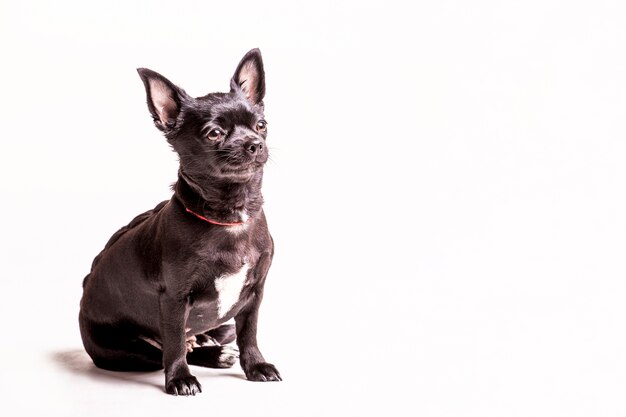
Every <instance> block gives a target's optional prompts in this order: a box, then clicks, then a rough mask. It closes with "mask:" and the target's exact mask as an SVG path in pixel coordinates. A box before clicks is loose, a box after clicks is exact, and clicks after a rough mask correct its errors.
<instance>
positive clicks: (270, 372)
mask: <svg viewBox="0 0 626 417" xmlns="http://www.w3.org/2000/svg"><path fill="white" fill-rule="evenodd" d="M244 371H245V373H246V378H248V379H249V380H250V381H263V382H266V381H282V380H283V379H282V378H281V377H280V373H279V372H278V369H276V367H275V366H274V365H272V364H271V363H267V362H263V363H257V364H254V365H252V366H250V367H248V368H247V369H245V370H244Z"/></svg>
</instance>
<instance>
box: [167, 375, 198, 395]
mask: <svg viewBox="0 0 626 417" xmlns="http://www.w3.org/2000/svg"><path fill="white" fill-rule="evenodd" d="M165 392H167V393H168V394H172V395H196V394H198V393H200V392H202V386H201V385H200V383H199V382H198V380H197V379H196V377H195V376H193V375H189V376H184V377H179V378H173V379H172V380H170V381H168V382H167V383H166V384H165Z"/></svg>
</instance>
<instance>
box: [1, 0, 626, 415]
mask: <svg viewBox="0 0 626 417" xmlns="http://www.w3.org/2000/svg"><path fill="white" fill-rule="evenodd" d="M0 16H1V17H0V45H1V46H0V47H1V51H0V52H1V62H2V63H1V64H0V74H1V84H2V87H1V89H0V121H1V122H2V124H1V130H0V135H1V136H0V137H1V139H0V140H1V146H2V148H1V152H0V175H1V179H2V182H1V184H0V192H1V195H2V200H1V205H0V227H1V229H0V230H1V237H0V257H1V258H0V259H1V264H0V266H1V272H0V274H1V275H0V295H1V302H0V334H1V336H0V341H1V344H0V364H1V365H0V366H1V368H0V410H2V411H0V413H2V414H3V415H9V414H6V413H5V410H13V409H14V407H18V408H17V409H15V410H19V411H10V412H11V414H10V415H19V414H27V413H31V412H35V411H38V412H45V414H44V415H63V416H78V415H89V416H100V415H102V416H111V415H164V416H172V415H191V414H194V415H223V416H226V415H227V416H231V415H232V416H239V415H260V416H308V415H323V416H361V415H386V416H387V415H389V416H392V415H407V416H409V415H410V416H480V417H484V416H567V417H575V416H584V417H589V416H593V417H600V416H623V415H625V413H626V303H625V300H626V280H625V278H626V265H625V262H624V254H625V251H626V216H625V213H626V196H625V195H626V183H625V178H626V164H625V160H626V124H625V122H624V119H625V115H626V23H625V22H626V6H625V5H624V3H623V2H621V1H599V0H595V1H571V0H570V1H546V0H542V1H473V2H468V1H460V0H457V1H453V0H448V1H437V2H435V1H432V2H402V3H401V2H395V1H384V2H376V3H372V2H367V1H354V2H339V1H336V0H335V1H321V0H318V1H315V2H307V4H306V5H305V4H300V3H297V2H289V1H286V2H284V3H275V2H271V3H268V2H262V1H250V2H248V1H243V2H242V1H237V2H227V1H221V2H208V1H198V2H186V1H181V2H173V1H169V2H165V1H162V2H150V3H148V2H143V3H139V2H137V3H136V2H128V1H107V2H99V4H95V2H85V1H76V2H69V1H54V2H43V1H42V2H9V1H3V2H2V5H1V6H0ZM253 47H259V48H261V51H262V53H263V57H264V61H265V68H266V72H267V96H266V100H265V102H266V115H267V119H268V121H269V130H270V135H269V144H270V146H271V153H272V162H271V163H270V164H269V165H268V166H267V168H266V176H265V187H264V190H265V198H266V201H267V203H266V212H267V215H268V218H269V222H270V226H271V230H272V233H273V235H274V238H275V240H276V245H277V252H276V257H275V260H274V266H273V268H272V270H271V271H270V276H269V278H268V283H267V289H266V294H267V295H266V299H265V302H264V305H263V307H262V315H261V322H260V345H261V348H262V350H263V352H264V354H265V356H266V357H267V359H268V360H270V361H271V362H274V363H275V364H276V365H277V366H278V368H279V369H280V370H281V372H282V374H283V376H284V382H282V383H267V384H262V383H251V382H247V381H245V380H244V379H243V378H242V375H243V373H242V371H241V369H240V368H239V367H238V366H236V367H234V368H233V369H232V370H228V371H219V370H209V369H202V368H193V372H194V373H195V374H196V376H198V378H199V379H200V382H201V383H202V384H203V388H204V392H203V393H202V394H201V395H199V396H197V397H194V398H174V397H170V396H167V395H165V394H164V393H163V391H162V385H163V379H164V378H163V374H162V372H155V373H149V374H117V373H111V372H105V371H100V370H97V369H95V368H94V367H93V365H92V364H91V362H90V361H89V358H88V357H87V355H86V354H85V353H84V351H83V350H82V344H81V341H80V336H79V333H78V325H77V313H78V303H79V300H80V296H81V281H82V279H83V277H84V276H85V275H86V274H87V273H88V271H89V268H90V265H91V261H92V259H93V257H94V256H95V255H96V254H97V253H98V252H99V251H100V250H101V248H102V247H103V245H104V244H105V242H106V241H107V239H108V238H109V236H110V235H111V234H112V233H113V232H114V231H115V230H117V228H119V227H120V226H122V225H125V224H127V223H128V221H129V220H130V219H131V218H133V217H134V215H136V214H138V213H140V212H143V211H145V210H146V209H149V208H152V207H153V206H154V205H155V204H156V203H157V202H159V201H161V200H164V199H167V198H169V196H170V191H169V188H168V187H169V185H170V184H171V183H172V182H173V181H174V180H175V179H176V168H177V161H176V156H175V154H173V153H172V152H171V151H170V150H169V149H168V147H167V145H166V143H165V140H164V139H163V138H162V137H161V136H160V134H159V133H158V131H157V130H156V129H155V128H154V126H153V125H152V122H151V119H150V117H149V115H148V110H147V108H146V105H145V93H144V89H143V86H142V84H141V82H140V79H139V77H138V76H137V74H136V72H135V68H137V67H148V68H151V69H154V70H156V71H158V72H160V73H162V74H163V75H165V76H166V77H168V78H169V79H170V80H172V81H173V82H175V83H177V84H179V85H180V86H182V87H183V88H185V89H186V90H187V91H188V92H189V93H190V94H192V95H195V96H199V95H204V94H206V93H208V92H214V91H226V90H227V89H228V85H229V83H228V82H229V79H230V77H231V75H232V73H233V72H234V69H235V67H236V65H237V63H238V62H239V59H240V58H241V57H242V56H243V54H245V52H247V51H248V50H249V49H251V48H253ZM140 413H141V414H140Z"/></svg>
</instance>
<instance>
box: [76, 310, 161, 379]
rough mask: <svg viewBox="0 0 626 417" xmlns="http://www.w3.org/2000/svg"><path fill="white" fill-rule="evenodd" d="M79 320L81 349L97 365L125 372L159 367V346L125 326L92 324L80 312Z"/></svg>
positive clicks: (150, 369)
mask: <svg viewBox="0 0 626 417" xmlns="http://www.w3.org/2000/svg"><path fill="white" fill-rule="evenodd" d="M79 322H80V330H81V336H82V338H83V344H84V345H85V350H86V351H87V353H88V354H89V356H91V359H92V360H93V363H94V364H95V365H96V366H97V367H98V368H102V369H107V370H110V371H129V372H143V371H155V370H159V369H163V353H162V352H161V350H160V349H158V348H157V347H155V346H154V345H153V344H151V343H149V342H146V341H145V340H144V339H142V338H140V337H134V336H132V331H131V329H130V328H128V327H127V326H124V325H117V326H113V325H110V324H96V323H93V322H91V321H90V320H88V319H86V318H85V317H83V315H82V314H81V315H80V317H79Z"/></svg>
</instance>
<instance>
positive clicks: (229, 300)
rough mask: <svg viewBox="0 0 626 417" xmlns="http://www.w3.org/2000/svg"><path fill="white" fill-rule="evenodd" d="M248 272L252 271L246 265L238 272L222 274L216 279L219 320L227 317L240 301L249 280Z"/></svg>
mask: <svg viewBox="0 0 626 417" xmlns="http://www.w3.org/2000/svg"><path fill="white" fill-rule="evenodd" d="M248 271H250V265H249V264H248V263H244V264H243V265H242V266H241V268H240V269H239V270H238V271H237V272H234V273H231V274H222V275H220V276H218V277H217V278H215V291H216V292H217V314H218V317H219V318H222V317H224V316H226V314H227V313H228V312H229V311H230V309H231V308H232V307H233V306H234V305H235V304H236V303H237V301H239V296H240V295H241V290H242V289H243V286H244V285H245V283H246V279H247V278H248Z"/></svg>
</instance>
